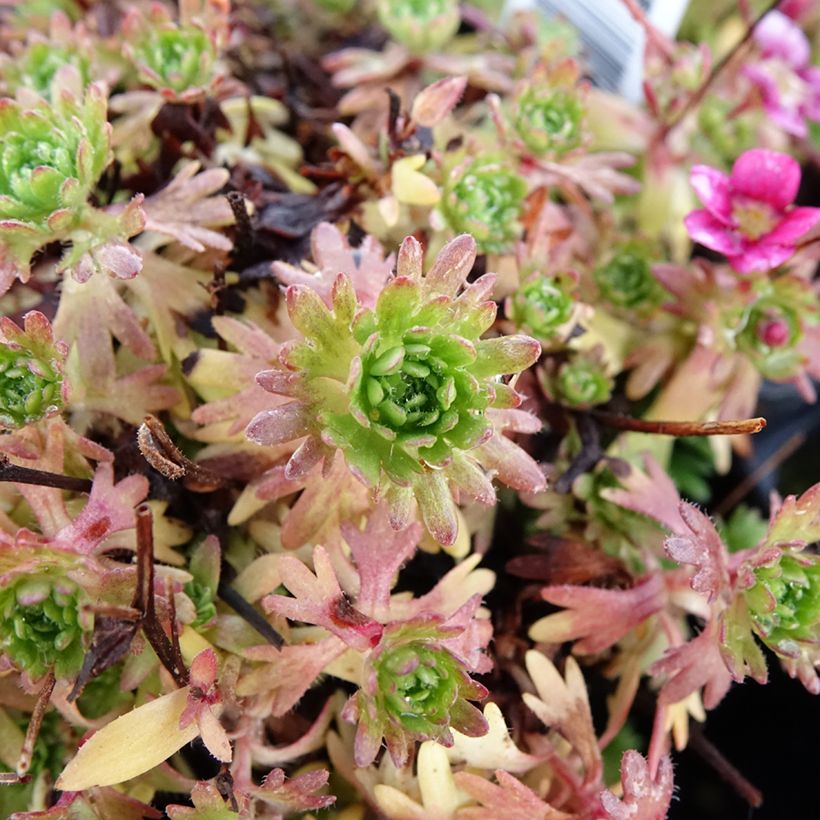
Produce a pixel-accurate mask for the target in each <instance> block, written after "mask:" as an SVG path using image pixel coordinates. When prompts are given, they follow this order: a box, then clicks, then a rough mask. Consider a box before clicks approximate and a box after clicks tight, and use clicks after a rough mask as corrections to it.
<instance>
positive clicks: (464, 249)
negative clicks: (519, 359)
mask: <svg viewBox="0 0 820 820" xmlns="http://www.w3.org/2000/svg"><path fill="white" fill-rule="evenodd" d="M475 258H476V244H475V239H473V237H472V236H470V235H469V234H466V233H465V234H461V235H460V236H457V237H456V238H455V239H451V240H450V241H449V242H448V243H447V244H446V245H445V246H444V247H443V248H442V249H441V250H440V251H439V253H438V256H437V257H436V261H435V262H434V263H433V267H432V268H430V270H429V271H428V272H427V275H426V276H425V277H424V282H425V286H426V289H427V293H428V294H430V295H443V296H450V297H452V296H455V295H456V293H458V290H459V288H460V287H462V286H463V285H464V283H465V282H466V281H467V275H468V274H469V273H470V271H471V270H472V269H473V264H474V263H475ZM496 372H497V371H496ZM504 372H507V371H504Z"/></svg>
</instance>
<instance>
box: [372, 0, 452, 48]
mask: <svg viewBox="0 0 820 820" xmlns="http://www.w3.org/2000/svg"><path fill="white" fill-rule="evenodd" d="M376 9H377V11H378V15H379V22H380V23H381V24H382V25H383V26H384V27H385V28H386V29H387V31H388V32H389V33H390V36H391V37H393V39H394V40H396V41H397V42H399V43H401V44H402V45H403V46H406V47H407V48H408V49H410V50H411V51H413V52H417V53H423V52H426V51H434V50H436V49H439V48H441V47H442V46H444V45H445V44H446V43H447V42H448V41H449V40H450V39H451V38H452V36H453V35H454V34H455V33H456V30H457V29H458V26H459V23H460V22H461V16H460V14H459V10H458V3H457V2H456V0H378V4H377V6H376Z"/></svg>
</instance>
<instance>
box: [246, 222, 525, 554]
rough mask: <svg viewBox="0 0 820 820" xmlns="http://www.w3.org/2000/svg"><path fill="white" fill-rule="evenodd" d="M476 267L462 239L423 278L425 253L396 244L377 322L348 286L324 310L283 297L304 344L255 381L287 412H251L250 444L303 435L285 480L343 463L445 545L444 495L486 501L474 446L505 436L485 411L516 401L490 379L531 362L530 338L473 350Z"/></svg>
mask: <svg viewBox="0 0 820 820" xmlns="http://www.w3.org/2000/svg"><path fill="white" fill-rule="evenodd" d="M474 259H475V243H474V242H473V240H472V239H471V238H470V237H468V236H462V237H458V238H457V239H454V240H453V241H452V242H451V243H450V244H449V245H448V246H447V247H445V248H444V250H442V252H441V253H440V255H439V257H438V259H437V260H436V263H435V265H434V266H433V268H432V269H431V270H430V271H429V272H428V273H427V275H426V276H424V275H423V274H422V259H421V248H420V246H419V244H418V243H417V242H416V241H415V240H414V239H412V238H408V239H406V240H405V241H404V244H403V245H402V248H401V251H400V253H399V260H398V276H396V278H394V279H393V280H392V281H391V282H389V283H388V284H387V286H386V287H385V288H384V289H383V290H382V292H381V294H380V296H379V299H378V301H377V303H376V307H375V309H374V310H361V311H359V310H357V303H356V298H355V295H354V293H353V291H352V287H351V284H350V282H349V280H348V279H347V278H346V277H344V276H340V277H339V278H337V280H336V283H335V285H334V290H333V297H332V298H333V308H332V310H329V309H328V308H327V307H326V306H325V304H324V303H323V302H322V301H321V299H320V298H319V297H318V296H317V295H316V294H315V293H314V292H313V291H312V290H310V289H308V288H306V287H300V286H291V287H290V288H289V289H288V309H289V313H290V317H291V321H292V322H293V324H294V325H295V327H296V328H297V329H299V330H300V331H301V332H302V333H303V334H304V339H303V340H300V341H297V342H295V343H292V344H290V345H288V346H287V347H286V350H285V351H284V353H283V355H282V364H283V367H284V368H285V369H284V370H283V371H267V372H264V373H261V374H260V375H259V382H260V384H262V386H263V387H265V388H267V389H268V390H271V392H275V393H280V394H285V395H290V396H292V397H294V398H295V399H296V401H295V402H292V403H290V404H286V405H284V406H282V407H279V408H276V409H274V410H270V411H266V412H263V413H260V414H259V415H258V416H257V417H256V418H255V419H254V420H253V421H252V422H251V424H250V425H249V427H248V435H249V437H250V438H251V439H252V440H254V441H256V442H258V443H260V444H273V443H275V442H279V441H287V440H289V439H293V438H299V437H302V436H304V435H308V436H309V438H308V439H307V441H306V442H305V443H304V444H302V446H301V447H300V449H299V450H298V451H297V452H296V454H295V455H294V456H293V457H292V458H291V460H290V462H289V464H288V468H287V471H286V472H287V473H288V474H290V475H292V476H294V477H295V476H296V475H299V474H300V473H302V472H303V471H304V470H305V469H309V468H310V467H312V466H313V465H314V464H315V463H316V461H317V460H318V459H321V458H322V457H323V456H324V455H325V454H327V453H329V452H330V451H331V450H332V449H335V448H338V449H340V450H342V451H343V453H344V455H345V458H346V460H347V463H348V465H349V466H350V468H351V470H352V471H353V472H354V473H355V474H356V475H357V476H358V477H359V478H360V479H361V480H362V481H363V482H364V483H366V484H368V485H369V486H371V487H379V488H380V491H381V492H382V493H384V495H385V496H386V497H387V499H388V502H389V503H390V505H391V514H392V517H393V521H394V523H395V525H396V526H397V527H400V526H404V525H406V523H407V521H408V516H409V514H410V510H411V509H412V507H411V502H412V499H413V497H415V499H416V501H417V502H418V505H419V507H420V511H421V515H422V517H423V519H424V522H425V524H426V526H427V527H428V529H429V530H430V532H431V533H432V534H433V535H434V536H435V537H436V538H437V539H438V540H439V541H440V542H441V543H446V544H451V543H453V541H454V539H455V536H456V530H457V525H456V519H455V509H454V506H453V501H452V498H451V496H450V490H449V488H448V484H449V483H450V482H452V484H453V485H454V486H456V487H460V488H461V489H462V490H464V491H465V492H466V493H467V494H468V495H472V496H474V497H476V498H478V499H479V500H482V501H484V502H487V501H489V500H491V499H492V498H493V497H494V494H493V491H492V488H491V486H490V484H489V481H488V479H487V478H486V476H485V475H484V473H483V471H482V469H481V464H482V461H483V462H485V463H486V466H489V462H488V457H489V458H490V459H491V458H492V457H491V456H490V454H489V452H488V451H486V450H484V449H483V448H482V445H485V444H487V443H488V442H490V441H491V440H492V439H493V437H499V436H500V435H501V434H500V432H497V431H495V428H494V426H493V415H492V411H493V409H494V408H497V409H504V408H510V407H515V406H516V405H517V404H518V403H519V402H520V397H519V396H518V394H517V393H515V391H514V390H512V389H511V388H510V387H508V386H507V385H505V384H503V383H502V382H501V381H500V380H499V376H500V375H501V374H505V373H517V372H519V371H520V370H523V369H524V368H525V367H527V366H529V365H530V364H532V362H533V361H535V359H536V358H537V356H538V352H539V345H538V342H536V341H535V340H534V339H531V338H529V337H526V336H507V337H503V338H498V339H481V338H480V337H481V335H482V333H484V332H485V331H486V330H487V328H489V326H490V325H491V324H492V322H493V319H494V317H495V312H496V307H495V304H494V303H492V302H487V301H485V299H486V295H487V293H488V290H489V287H491V285H492V277H484V278H482V279H480V280H478V281H477V282H475V283H473V284H472V285H471V286H469V287H467V288H466V289H463V290H462V288H463V286H464V281H465V279H466V277H467V274H468V273H469V271H470V269H471V268H472V265H473V261H474ZM288 371H290V372H288ZM516 458H517V459H518V460H519V464H518V465H516V466H517V467H519V468H521V469H520V481H521V482H523V483H524V484H528V483H529V482H533V483H534V485H535V486H537V485H538V484H540V478H539V477H538V471H537V468H536V467H535V465H534V464H533V463H532V462H531V460H530V459H529V458H528V457H527V456H525V454H524V453H523V452H521V451H517V454H516V456H514V457H512V458H511V461H512V460H515V459H516ZM512 471H513V472H515V471H516V467H515V466H514V467H513V470H512ZM511 480H512V481H515V479H511Z"/></svg>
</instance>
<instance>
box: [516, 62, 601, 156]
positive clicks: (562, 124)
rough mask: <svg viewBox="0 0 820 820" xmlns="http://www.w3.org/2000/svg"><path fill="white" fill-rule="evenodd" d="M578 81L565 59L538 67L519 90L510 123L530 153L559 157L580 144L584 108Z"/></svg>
mask: <svg viewBox="0 0 820 820" xmlns="http://www.w3.org/2000/svg"><path fill="white" fill-rule="evenodd" d="M577 78H578V67H577V64H576V63H575V62H574V61H571V60H567V61H564V62H563V63H561V64H559V65H558V66H556V67H554V68H552V69H551V70H550V69H548V68H547V67H546V66H544V65H541V66H538V68H537V69H536V70H535V71H534V72H533V74H532V76H531V77H529V78H528V79H527V81H526V82H525V83H523V84H522V85H521V86H520V87H519V89H518V92H517V93H516V96H515V98H514V99H513V102H512V122H513V126H514V127H515V131H516V134H517V135H518V136H519V137H520V139H521V141H522V142H523V143H524V145H526V147H527V148H528V149H529V150H530V151H532V153H533V154H535V155H537V156H538V155H542V154H547V153H550V154H555V155H560V154H562V153H565V152H566V151H570V150H572V149H573V148H576V147H577V146H578V145H580V144H581V140H582V138H583V133H584V132H583V125H584V112H585V105H584V100H583V98H582V94H581V91H580V89H579V88H578V87H577V85H576V81H577Z"/></svg>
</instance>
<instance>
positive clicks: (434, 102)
mask: <svg viewBox="0 0 820 820" xmlns="http://www.w3.org/2000/svg"><path fill="white" fill-rule="evenodd" d="M466 87H467V78H466V77H445V78H444V79H443V80H438V81H437V82H434V83H433V84H432V85H428V86H427V88H424V89H422V90H421V91H420V92H419V93H418V94H417V95H416V98H415V99H414V100H413V107H412V109H411V116H412V118H413V119H414V120H415V121H416V122H417V123H418V124H419V125H422V126H424V127H425V128H433V127H434V126H436V125H438V124H439V123H440V122H441V121H442V120H443V119H444V118H445V117H446V116H447V115H448V114H449V113H450V112H451V111H452V110H453V109H454V108H455V107H456V105H458V101H459V100H460V99H461V97H462V95H463V94H464V89H465V88H466Z"/></svg>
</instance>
